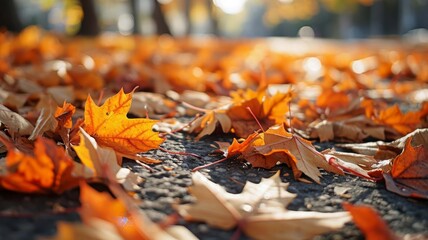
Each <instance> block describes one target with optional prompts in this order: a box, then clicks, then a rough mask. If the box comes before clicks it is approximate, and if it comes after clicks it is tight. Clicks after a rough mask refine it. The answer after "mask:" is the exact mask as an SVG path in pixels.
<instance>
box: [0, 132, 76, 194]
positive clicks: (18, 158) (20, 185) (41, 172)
mask: <svg viewBox="0 0 428 240" xmlns="http://www.w3.org/2000/svg"><path fill="white" fill-rule="evenodd" d="M2 141H6V142H4V143H5V144H6V145H9V146H8V154H7V156H6V160H5V163H4V166H5V169H3V170H2V171H1V172H4V174H3V175H2V176H0V185H1V186H2V187H3V188H5V189H8V190H12V191H17V192H27V193H52V192H53V193H62V192H64V191H66V190H68V189H70V188H73V187H75V186H77V185H78V181H79V179H80V178H79V177H75V176H74V175H73V173H72V171H73V168H74V162H73V160H71V159H70V157H68V155H67V154H66V153H65V151H64V148H62V147H60V146H57V145H56V144H55V143H54V142H53V141H52V140H49V139H46V138H42V137H39V138H37V139H36V142H35V146H34V156H32V155H28V154H24V153H22V152H20V151H18V150H16V149H15V148H14V147H13V146H12V144H11V143H9V142H7V140H5V139H4V138H3V137H2ZM1 165H3V164H1Z"/></svg>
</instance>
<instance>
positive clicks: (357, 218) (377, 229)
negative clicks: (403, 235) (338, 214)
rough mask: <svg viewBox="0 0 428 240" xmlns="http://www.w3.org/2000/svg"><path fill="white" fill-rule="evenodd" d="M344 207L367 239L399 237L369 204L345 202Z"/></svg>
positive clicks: (389, 239) (377, 239)
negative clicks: (358, 204) (361, 204)
mask: <svg viewBox="0 0 428 240" xmlns="http://www.w3.org/2000/svg"><path fill="white" fill-rule="evenodd" d="M343 208H344V209H345V210H347V211H348V212H349V213H350V214H351V216H352V220H353V221H354V223H355V225H357V227H358V228H359V229H360V230H361V231H362V232H363V234H364V236H365V239H366V240H380V239H382V240H397V239H398V237H396V236H395V234H394V233H392V232H391V230H390V229H389V227H388V225H386V223H385V222H384V221H383V220H382V218H381V217H380V216H379V215H378V213H377V212H376V211H375V210H374V209H373V208H371V207H369V206H354V205H352V204H350V203H344V204H343Z"/></svg>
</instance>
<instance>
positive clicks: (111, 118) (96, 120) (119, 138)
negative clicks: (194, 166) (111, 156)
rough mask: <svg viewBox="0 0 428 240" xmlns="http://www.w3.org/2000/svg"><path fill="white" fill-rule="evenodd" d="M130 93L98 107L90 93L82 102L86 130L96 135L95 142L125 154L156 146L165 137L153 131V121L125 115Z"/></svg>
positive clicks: (129, 104)
mask: <svg viewBox="0 0 428 240" xmlns="http://www.w3.org/2000/svg"><path fill="white" fill-rule="evenodd" d="M131 101H132V92H131V93H128V94H125V93H124V92H123V90H122V89H121V90H120V91H119V93H118V94H116V95H114V96H113V97H111V98H109V99H107V100H106V102H105V103H104V104H103V105H102V106H101V107H98V106H97V105H96V104H95V103H94V102H93V100H92V98H91V97H90V96H89V97H88V99H87V100H86V104H85V122H84V129H85V131H86V132H87V133H88V134H89V135H91V136H92V137H94V138H95V140H96V141H97V143H98V144H100V145H102V146H106V147H111V148H113V149H114V150H115V151H116V152H119V153H124V154H128V155H135V154H137V153H141V152H145V151H148V150H150V149H154V148H158V147H159V145H160V144H161V143H162V142H163V141H164V139H162V138H160V137H159V134H158V133H157V132H153V131H152V128H153V125H154V124H155V123H156V121H155V120H150V119H141V118H136V119H129V118H128V117H127V116H126V114H127V113H128V111H129V109H130V107H131Z"/></svg>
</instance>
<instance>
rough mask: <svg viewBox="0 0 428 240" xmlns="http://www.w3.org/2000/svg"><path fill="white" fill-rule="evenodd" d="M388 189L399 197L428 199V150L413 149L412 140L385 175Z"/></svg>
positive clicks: (420, 147)
mask: <svg viewBox="0 0 428 240" xmlns="http://www.w3.org/2000/svg"><path fill="white" fill-rule="evenodd" d="M384 178H385V183H386V188H387V189H388V190H389V191H391V192H395V193H397V194H399V195H402V196H406V197H416V198H424V199H428V149H426V148H425V147H423V146H417V147H413V146H412V145H411V138H409V139H408V140H407V142H406V145H405V147H404V149H403V152H402V153H401V154H400V155H398V156H397V157H396V158H395V159H394V160H393V161H392V169H391V171H390V172H389V173H385V174H384Z"/></svg>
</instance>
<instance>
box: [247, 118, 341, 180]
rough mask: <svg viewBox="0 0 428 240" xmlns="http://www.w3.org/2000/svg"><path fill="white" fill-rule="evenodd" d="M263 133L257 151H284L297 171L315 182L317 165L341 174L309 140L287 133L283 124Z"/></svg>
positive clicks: (265, 153) (266, 152)
mask: <svg viewBox="0 0 428 240" xmlns="http://www.w3.org/2000/svg"><path fill="white" fill-rule="evenodd" d="M263 134H264V144H263V145H260V146H256V147H255V150H256V151H257V152H258V153H260V154H262V155H269V154H270V153H272V152H273V151H274V152H278V151H284V152H285V153H286V154H287V155H288V156H290V158H292V159H293V162H295V165H296V168H297V169H298V170H299V171H301V172H303V173H304V174H305V175H306V176H308V177H310V178H311V179H312V180H314V181H315V182H317V183H320V176H321V173H320V172H319V170H318V168H319V167H320V168H323V169H324V170H326V171H329V172H333V173H337V174H340V175H343V172H342V170H340V169H338V168H336V167H334V166H332V165H330V164H329V163H328V162H327V160H326V159H325V157H324V156H323V155H322V154H321V153H319V152H318V151H317V150H316V149H315V148H314V146H313V145H312V144H311V142H309V141H307V140H305V139H303V138H301V137H299V136H297V135H296V134H291V133H288V132H287V131H286V130H285V128H284V125H276V126H273V127H271V128H269V129H268V130H267V131H266V132H265V133H263ZM244 158H245V156H244ZM293 172H295V171H293ZM300 175H301V174H299V175H295V176H294V177H295V178H296V179H298V178H300Z"/></svg>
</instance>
